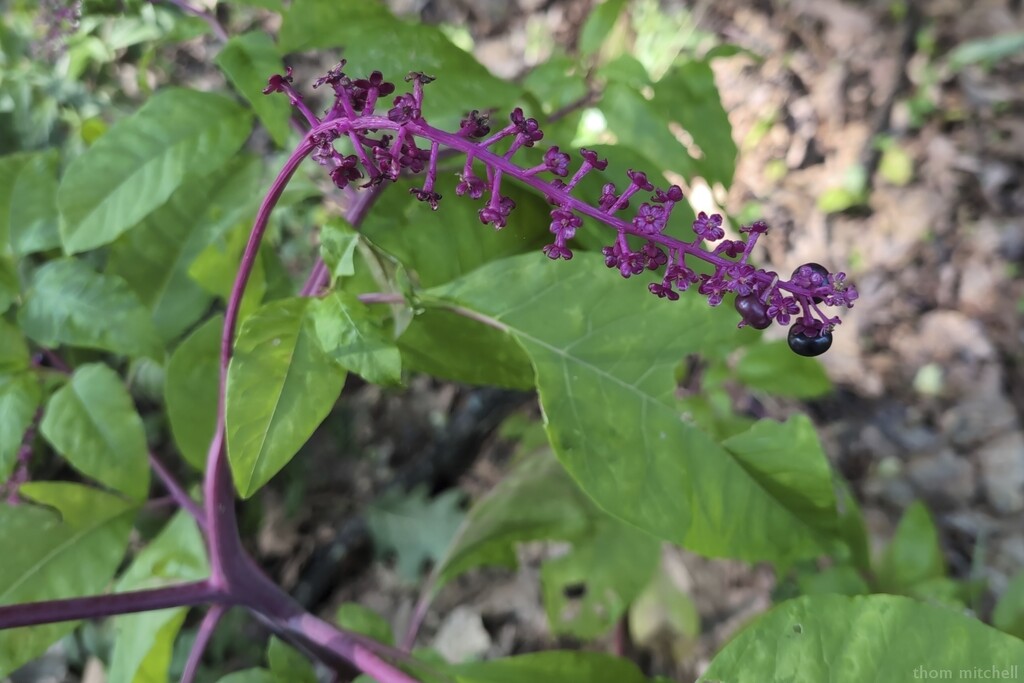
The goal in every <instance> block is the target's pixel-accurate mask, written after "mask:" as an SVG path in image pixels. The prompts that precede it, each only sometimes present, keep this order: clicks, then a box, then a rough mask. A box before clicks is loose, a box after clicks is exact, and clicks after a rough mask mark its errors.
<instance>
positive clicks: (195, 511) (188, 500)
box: [149, 451, 206, 530]
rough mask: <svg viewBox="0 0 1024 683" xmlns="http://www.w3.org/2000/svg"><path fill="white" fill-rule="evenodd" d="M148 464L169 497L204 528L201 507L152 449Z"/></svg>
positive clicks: (204, 522)
mask: <svg viewBox="0 0 1024 683" xmlns="http://www.w3.org/2000/svg"><path fill="white" fill-rule="evenodd" d="M149 466H150V467H152V468H153V471H154V472H156V476H157V478H159V479H160V483H161V484H163V486H164V488H165V489H167V492H168V493H170V494H171V497H172V498H173V499H174V501H175V502H176V503H177V504H178V506H179V507H180V508H181V509H182V510H184V511H185V512H187V513H188V514H190V515H192V517H193V518H194V519H195V520H196V522H197V523H198V524H199V528H200V529H204V530H205V529H206V516H205V515H203V510H202V508H200V507H199V504H198V503H196V501H195V500H194V499H193V498H192V496H190V495H189V494H188V492H187V491H186V490H185V489H184V488H182V486H181V484H179V483H178V480H177V479H175V478H174V475H173V474H171V472H170V470H168V469H167V468H166V467H165V466H164V464H163V463H162V462H160V460H159V458H157V457H156V454H155V453H153V452H152V451H150V453H149Z"/></svg>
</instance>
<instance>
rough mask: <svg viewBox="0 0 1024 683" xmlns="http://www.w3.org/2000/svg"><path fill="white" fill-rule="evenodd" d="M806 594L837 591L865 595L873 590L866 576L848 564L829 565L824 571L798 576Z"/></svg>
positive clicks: (798, 582)
mask: <svg viewBox="0 0 1024 683" xmlns="http://www.w3.org/2000/svg"><path fill="white" fill-rule="evenodd" d="M797 584H798V585H799V586H800V592H801V593H803V594H804V595H820V594H822V593H836V594H838V595H865V594H867V593H870V592H871V588H870V587H869V586H868V584H867V582H866V581H865V580H864V577H862V576H861V575H860V572H858V571H857V570H856V569H854V568H853V567H851V566H850V565H847V564H840V565H836V566H835V567H829V568H828V569H825V570H824V571H820V572H814V573H812V574H805V575H803V576H800V577H798V578H797Z"/></svg>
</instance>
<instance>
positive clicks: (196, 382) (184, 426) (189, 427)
mask: <svg viewBox="0 0 1024 683" xmlns="http://www.w3.org/2000/svg"><path fill="white" fill-rule="evenodd" d="M223 327H224V316H222V315H218V316H215V317H213V318H210V319H209V320H207V321H206V322H205V323H203V324H202V326H201V327H199V328H198V329H197V330H195V331H194V332H193V333H192V334H190V335H189V336H188V338H187V339H185V341H183V342H182V343H181V345H180V346H178V348H177V349H175V350H174V353H172V354H171V359H170V360H169V361H168V362H167V374H166V377H165V379H164V401H165V402H166V403H167V418H168V419H169V420H170V422H171V434H172V435H173V436H174V443H176V444H177V445H178V449H179V450H180V451H181V454H182V455H183V456H184V457H185V460H186V461H188V463H189V464H190V465H192V466H193V467H195V468H196V469H198V470H202V469H204V468H205V467H206V456H207V451H208V450H209V448H210V441H211V440H212V439H213V433H214V431H215V430H216V428H217V392H218V388H219V386H220V338H221V331H222V328H223Z"/></svg>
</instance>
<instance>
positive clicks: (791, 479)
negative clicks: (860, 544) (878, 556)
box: [722, 415, 839, 538]
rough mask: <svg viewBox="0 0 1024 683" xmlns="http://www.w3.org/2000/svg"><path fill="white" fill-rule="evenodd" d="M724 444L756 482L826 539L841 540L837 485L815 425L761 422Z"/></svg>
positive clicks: (798, 420)
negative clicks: (836, 538)
mask: <svg viewBox="0 0 1024 683" xmlns="http://www.w3.org/2000/svg"><path fill="white" fill-rule="evenodd" d="M722 445H723V446H725V448H726V449H727V450H728V451H729V452H730V453H731V454H732V455H733V456H734V457H735V458H736V460H737V461H738V462H739V463H740V465H742V466H743V468H744V469H745V470H746V471H747V474H749V475H750V476H751V477H753V478H754V479H755V480H756V481H757V482H758V483H759V484H760V485H761V486H762V487H764V489H765V490H766V491H769V492H770V493H771V494H772V496H774V498H775V499H776V500H777V501H779V503H781V504H782V505H783V506H785V507H786V508H787V509H788V510H789V511H790V512H792V513H793V514H794V515H795V516H796V517H797V518H798V519H800V520H801V521H802V522H803V524H805V525H807V526H809V527H811V528H813V529H817V530H818V531H820V532H821V534H822V536H823V537H824V538H835V537H836V536H837V535H838V528H839V514H838V511H837V505H836V494H835V484H834V483H833V480H832V470H831V468H830V466H829V463H828V460H827V459H826V458H825V452H824V450H822V448H821V443H820V442H819V441H818V435H817V433H816V432H815V431H814V425H813V424H811V421H810V420H809V419H807V417H806V416H804V415H794V416H793V417H791V418H790V419H789V420H787V421H786V422H782V423H780V422H775V421H773V420H761V421H760V422H757V423H755V424H754V425H753V426H752V427H750V429H748V430H746V431H744V432H741V433H739V434H737V435H735V436H732V437H730V438H728V439H726V440H725V441H723V442H722Z"/></svg>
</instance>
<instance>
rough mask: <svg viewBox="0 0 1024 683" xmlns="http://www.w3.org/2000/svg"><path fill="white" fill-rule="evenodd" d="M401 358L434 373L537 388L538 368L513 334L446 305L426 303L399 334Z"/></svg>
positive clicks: (509, 386) (476, 381)
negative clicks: (470, 317)
mask: <svg viewBox="0 0 1024 683" xmlns="http://www.w3.org/2000/svg"><path fill="white" fill-rule="evenodd" d="M398 346H399V348H400V349H401V350H402V363H403V364H404V365H405V366H406V367H407V368H408V369H410V370H416V371H418V372H425V373H428V374H431V375H434V376H435V377H441V378H443V379H447V380H451V381H454V382H463V383H465V384H477V385H485V386H488V385H489V386H498V387H505V388H507V389H532V388H533V385H534V381H533V368H532V367H531V366H530V360H529V358H528V357H527V356H526V353H524V351H523V348H522V346H520V345H519V343H518V342H517V341H516V340H515V338H513V337H512V336H510V335H507V334H505V333H504V332H501V331H499V330H496V329H494V328H493V327H488V326H486V325H481V324H479V323H477V322H475V321H473V320H469V319H468V318H466V317H465V316H462V315H458V314H456V313H453V312H451V311H448V310H445V309H444V308H429V307H428V308H426V309H425V310H423V311H422V312H421V313H420V314H419V315H417V316H416V317H415V318H413V320H412V322H411V323H410V324H409V327H407V328H406V330H405V332H403V333H402V336H401V337H399V338H398Z"/></svg>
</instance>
